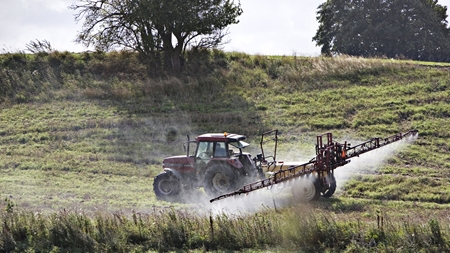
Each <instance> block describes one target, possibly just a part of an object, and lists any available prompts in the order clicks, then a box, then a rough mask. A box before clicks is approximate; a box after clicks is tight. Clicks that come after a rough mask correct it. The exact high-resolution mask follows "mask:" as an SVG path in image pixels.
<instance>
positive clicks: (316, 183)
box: [210, 130, 418, 202]
mask: <svg viewBox="0 0 450 253" xmlns="http://www.w3.org/2000/svg"><path fill="white" fill-rule="evenodd" d="M268 134H274V135H275V138H274V139H273V140H275V150H276V145H277V144H276V143H277V140H278V137H277V135H278V131H277V130H273V131H269V132H266V133H264V134H263V135H262V138H261V150H262V159H260V160H261V161H260V165H259V167H260V168H259V169H260V170H262V171H264V172H267V171H269V172H272V173H271V175H270V176H269V177H268V178H266V179H263V180H260V181H257V182H253V183H250V184H247V185H244V186H243V187H242V188H240V189H238V190H236V191H234V192H230V193H227V194H223V195H220V196H218V197H215V198H213V199H211V200H210V202H214V201H217V200H220V199H224V198H228V197H231V196H236V195H240V194H243V193H249V192H252V191H255V190H258V189H262V188H265V187H268V186H272V185H275V184H279V183H282V182H286V181H290V180H293V179H295V178H301V179H304V180H300V182H298V183H297V184H295V185H294V186H293V187H292V193H293V196H294V198H296V199H297V200H299V201H311V200H315V199H317V198H319V197H320V196H322V197H325V198H328V197H331V196H332V195H333V194H334V192H335V190H336V179H335V177H334V170H335V169H337V168H339V167H341V166H344V165H346V164H348V163H349V162H350V159H351V158H354V157H358V156H360V155H362V154H364V153H367V152H369V151H372V150H375V149H378V148H381V147H383V146H386V145H389V144H391V143H394V142H397V141H399V140H402V139H404V138H406V137H410V136H417V135H418V131H417V130H410V131H408V132H405V133H398V134H395V135H392V136H389V137H386V138H378V137H377V138H372V139H370V140H368V141H365V142H363V143H360V144H358V145H355V146H350V144H347V142H345V143H344V144H341V143H338V142H334V141H333V135H332V134H331V133H326V134H323V135H319V136H317V144H316V156H315V157H313V158H312V159H311V160H310V161H309V162H306V163H303V164H292V163H285V162H276V159H275V154H276V151H275V152H274V155H273V157H272V158H273V161H272V162H268V161H267V160H266V158H268V157H266V156H264V150H263V149H262V144H263V139H264V136H266V135H268Z"/></svg>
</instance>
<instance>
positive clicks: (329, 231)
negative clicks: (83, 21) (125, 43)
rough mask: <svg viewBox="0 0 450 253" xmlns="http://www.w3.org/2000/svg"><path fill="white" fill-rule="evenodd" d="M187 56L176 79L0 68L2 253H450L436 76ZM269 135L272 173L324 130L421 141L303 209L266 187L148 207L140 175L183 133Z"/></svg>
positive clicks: (65, 60) (32, 65)
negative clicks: (213, 200)
mask: <svg viewBox="0 0 450 253" xmlns="http://www.w3.org/2000/svg"><path fill="white" fill-rule="evenodd" d="M189 59H190V60H189V61H187V62H186V66H185V70H184V72H183V73H181V74H174V73H160V72H158V73H155V71H153V70H151V69H148V68H147V67H146V65H145V64H144V63H142V62H141V61H140V60H139V58H138V57H137V56H136V55H134V54H131V53H124V52H122V53H117V52H112V53H108V54H105V53H82V54H72V53H67V52H52V53H48V54H47V53H40V54H35V55H27V54H23V53H6V54H3V55H0V102H1V107H0V108H1V110H0V115H1V118H0V161H1V162H0V170H1V172H2V177H0V193H1V196H0V197H1V198H0V199H1V200H2V202H1V209H2V210H1V217H2V220H3V222H2V224H3V225H2V226H3V229H2V230H0V239H1V240H0V249H1V251H4V252H11V251H17V252H19V251H27V252H49V251H52V252H148V251H202V252H203V251H248V252H259V251H276V252H277V251H281V252H289V251H296V252H298V251H304V252H324V251H329V252H342V251H345V252H361V251H367V252H371V251H373V252H411V251H414V252H420V251H423V252H445V251H447V252H448V251H450V248H449V247H448V242H449V241H450V221H449V216H448V215H449V214H448V211H449V208H450V179H449V178H450V172H449V169H450V158H449V155H448V151H449V144H448V143H449V140H450V128H448V127H447V126H448V125H449V123H450V120H449V116H450V103H449V102H450V65H446V64H437V63H429V62H412V61H398V60H390V59H362V58H352V57H336V58H321V57H315V58H309V57H296V56H276V57H275V56H270V57H269V56H261V55H255V56H251V55H246V54H242V53H224V52H221V51H211V52H203V53H202V54H198V55H192V56H190V58H189ZM271 129H279V130H280V132H281V135H280V145H279V149H278V157H279V159H281V160H285V161H294V160H295V161H299V160H300V161H306V160H309V159H311V158H312V157H313V156H314V145H315V136H316V135H317V134H322V133H324V132H333V135H334V137H335V139H336V140H338V141H346V140H347V141H350V142H351V143H352V144H357V143H358V142H362V141H365V140H368V139H370V138H372V137H386V136H389V135H392V134H395V133H397V132H404V131H407V130H410V129H418V130H419V137H418V138H417V139H416V140H414V141H410V142H402V143H400V145H394V144H393V146H388V147H386V148H383V149H380V152H376V151H374V152H373V153H368V154H366V155H363V156H361V157H359V158H355V159H354V160H353V161H352V162H351V163H350V164H349V165H347V166H345V167H343V168H340V169H338V170H337V171H336V173H337V177H338V187H339V188H338V191H337V192H336V194H335V195H334V196H333V197H332V198H330V199H321V200H319V201H317V202H314V203H308V204H299V203H294V202H293V201H292V199H291V197H290V195H289V193H286V192H285V191H283V190H284V189H282V188H279V187H277V188H275V189H272V190H271V191H268V190H261V192H258V193H255V194H249V195H248V196H240V197H238V198H232V199H230V200H225V201H224V202H222V203H218V204H214V205H213V204H210V203H209V202H208V198H207V197H206V196H205V194H204V192H203V191H202V189H199V190H198V191H196V192H195V193H193V195H194V196H193V197H192V198H188V197H186V199H185V200H184V201H182V203H175V202H164V201H157V200H156V198H155V195H154V193H153V190H152V183H153V177H154V176H156V175H157V174H158V173H159V172H160V171H161V170H162V167H161V161H162V159H163V158H164V157H166V156H171V155H181V154H184V151H183V148H182V142H184V141H186V135H190V136H191V138H192V137H194V136H196V135H198V134H200V133H205V132H224V131H226V132H230V133H241V134H245V135H247V137H248V140H247V141H248V142H249V143H251V147H250V149H249V150H247V151H248V152H250V153H252V154H256V153H258V152H259V149H258V148H259V146H258V145H259V143H258V142H259V134H260V133H262V132H263V131H267V130H271ZM219 202H220V201H219ZM224 206H226V208H224Z"/></svg>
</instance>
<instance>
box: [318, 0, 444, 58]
mask: <svg viewBox="0 0 450 253" xmlns="http://www.w3.org/2000/svg"><path fill="white" fill-rule="evenodd" d="M446 12H447V7H444V6H441V5H439V4H438V3H437V0H328V1H326V2H325V3H323V4H321V5H320V6H319V8H318V12H317V20H318V21H319V29H318V30H317V33H316V35H315V36H314V37H313V41H316V44H317V45H318V46H321V47H322V53H323V54H325V55H332V54H348V55H356V56H365V57H372V56H383V57H390V58H399V57H405V58H409V59H415V60H431V61H450V41H449V39H450V35H449V29H448V28H447V20H446V18H447V14H446Z"/></svg>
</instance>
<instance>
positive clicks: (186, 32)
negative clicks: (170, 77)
mask: <svg viewBox="0 0 450 253" xmlns="http://www.w3.org/2000/svg"><path fill="white" fill-rule="evenodd" d="M71 8H72V9H73V10H76V11H77V12H76V14H75V20H76V21H83V26H82V30H81V31H80V32H79V34H78V37H77V40H76V41H77V42H79V43H82V44H84V45H85V46H87V47H89V46H94V47H95V48H96V49H98V50H102V51H108V50H111V49H117V48H120V49H132V50H135V51H137V52H139V53H140V54H142V55H143V56H145V57H148V58H149V59H152V60H155V59H157V58H158V57H159V55H160V53H161V52H162V53H163V54H164V56H165V58H164V59H165V63H166V64H168V65H169V66H170V67H172V68H174V69H179V68H180V67H181V60H182V58H181V55H182V54H183V52H184V51H185V50H186V49H188V48H217V47H219V46H220V45H222V44H224V43H226V42H224V41H223V39H224V37H225V36H226V35H227V31H226V28H227V27H228V26H229V25H231V24H236V23H238V22H239V21H238V20H237V17H238V16H240V15H241V14H242V9H241V6H240V3H237V4H235V3H234V1H233V0H183V1H180V0H78V1H77V2H76V3H74V4H73V5H72V6H71Z"/></svg>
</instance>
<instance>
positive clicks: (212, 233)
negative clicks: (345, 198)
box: [0, 207, 450, 252]
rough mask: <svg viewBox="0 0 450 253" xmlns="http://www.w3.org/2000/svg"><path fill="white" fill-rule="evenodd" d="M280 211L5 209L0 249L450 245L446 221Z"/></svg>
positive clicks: (438, 249) (392, 249)
mask: <svg viewBox="0 0 450 253" xmlns="http://www.w3.org/2000/svg"><path fill="white" fill-rule="evenodd" d="M311 208H312V209H311ZM284 212H285V213H282V214H280V213H278V212H275V211H273V210H266V211H263V212H261V213H257V214H244V213H242V214H226V213H220V214H215V215H213V214H196V213H192V212H188V211H185V210H181V209H177V210H176V209H173V208H170V209H165V210H164V209H154V210H152V211H150V212H149V213H145V214H144V213H132V214H130V215H124V214H122V213H114V214H105V213H97V214H95V215H93V216H87V215H85V214H82V213H73V212H67V211H61V212H57V213H53V214H51V215H43V214H39V213H31V212H27V211H15V210H11V209H10V210H9V211H5V212H3V213H2V216H1V217H2V221H3V222H2V232H1V233H0V242H1V243H0V249H1V250H2V251H4V252H12V251H14V252H24V251H27V252H50V251H51V252H148V251H160V252H166V251H173V250H186V251H187V250H202V251H213V250H225V249H226V250H236V251H241V250H245V249H253V250H256V251H259V250H261V251H262V250H276V249H282V250H283V251H297V252H298V251H304V252H324V251H333V252H342V251H344V252H361V251H370V252H397V251H398V250H400V251H406V252H411V251H414V252H417V251H426V252H447V251H448V250H450V249H449V248H448V240H449V239H450V238H449V235H448V232H449V230H448V226H447V223H442V222H441V221H440V220H438V219H436V218H428V219H426V218H425V220H424V221H421V222H418V221H413V220H409V219H407V218H406V219H405V218H398V217H395V216H393V217H391V216H390V215H389V214H386V213H384V214H382V213H378V214H376V215H374V217H373V218H372V220H370V219H369V220H367V218H365V219H366V220H363V219H364V218H363V219H361V218H358V219H356V220H352V219H346V218H344V219H343V218H342V215H337V214H335V213H333V212H329V211H319V210H317V209H316V208H315V207H310V208H304V207H302V208H297V209H294V210H291V211H290V212H286V211H284ZM394 215H395V214H394ZM411 215H412V214H411ZM443 224H444V225H443Z"/></svg>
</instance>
